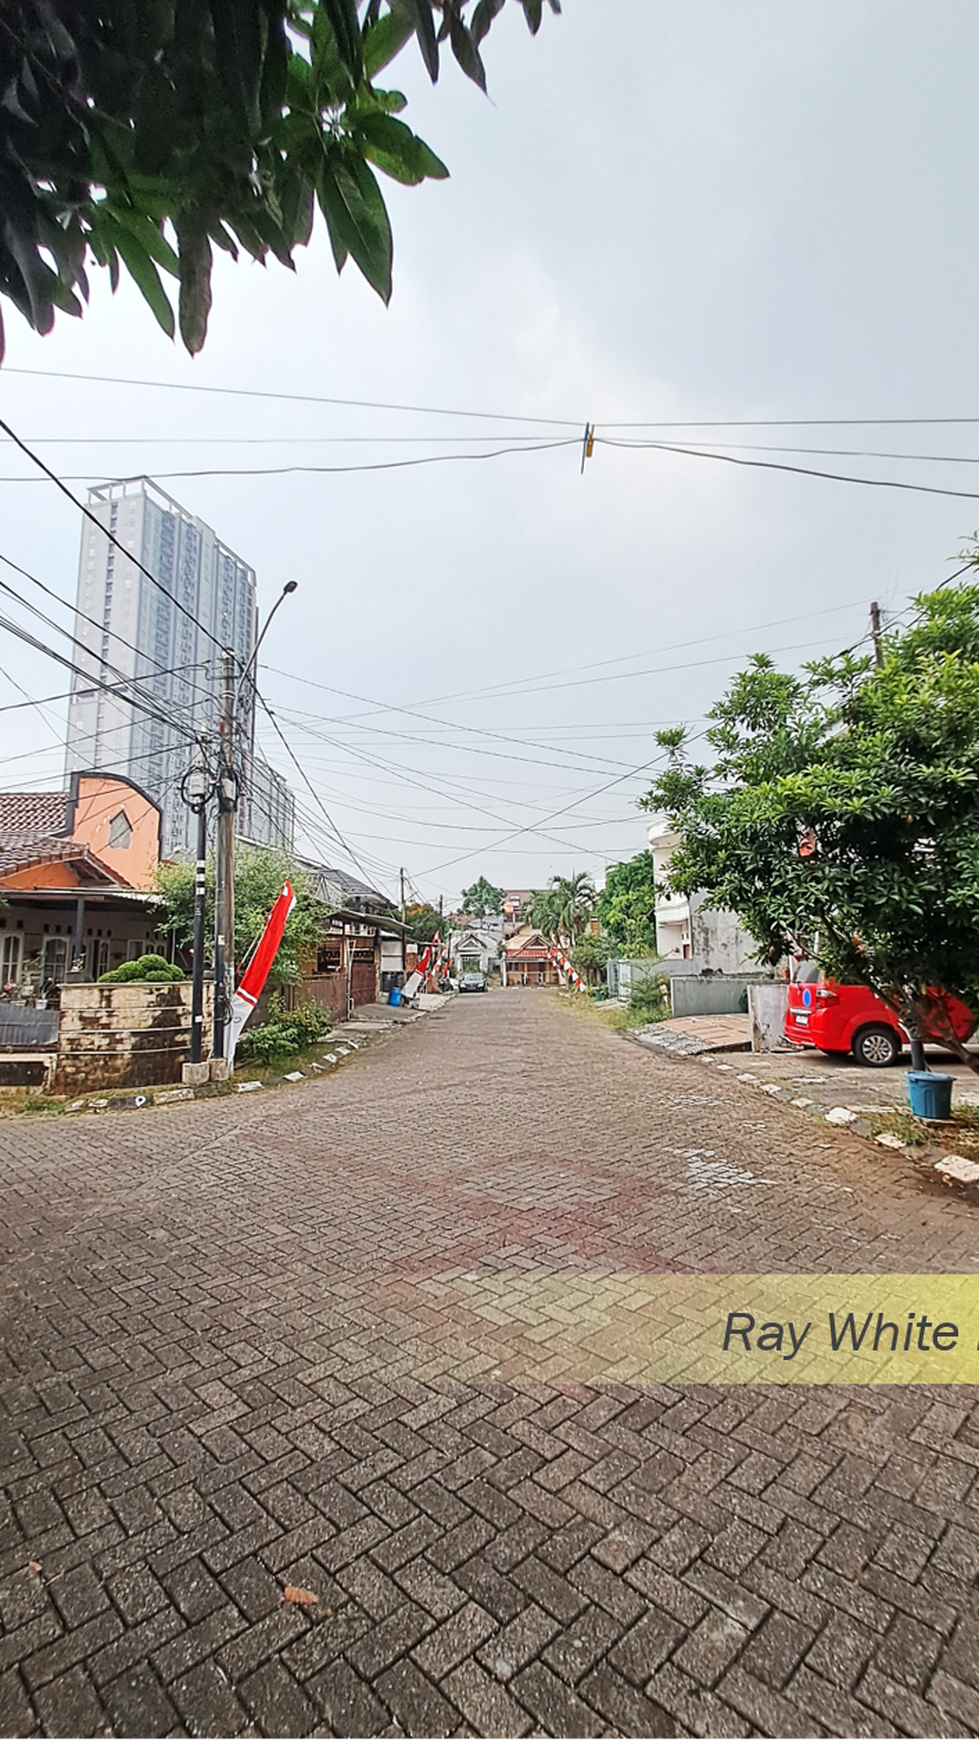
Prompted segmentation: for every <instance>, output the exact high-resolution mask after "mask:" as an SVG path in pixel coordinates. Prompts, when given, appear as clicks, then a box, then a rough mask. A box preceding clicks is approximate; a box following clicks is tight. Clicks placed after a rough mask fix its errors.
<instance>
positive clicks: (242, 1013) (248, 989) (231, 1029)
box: [225, 882, 296, 1069]
mask: <svg viewBox="0 0 979 1740" xmlns="http://www.w3.org/2000/svg"><path fill="white" fill-rule="evenodd" d="M295 904H296V896H295V894H294V893H293V891H292V888H291V886H290V884H289V883H288V882H285V883H283V887H282V893H281V894H280V895H279V898H278V900H277V901H276V903H275V905H274V906H273V908H272V911H271V912H270V913H269V917H268V923H267V924H266V926H265V929H264V930H263V932H262V934H261V936H260V937H259V939H258V942H257V944H256V945H255V948H254V950H253V951H252V955H251V959H250V960H249V962H248V965H247V967H246V968H245V970H244V972H243V973H242V975H241V983H240V985H239V986H238V989H237V991H236V992H235V994H234V996H233V997H232V999H231V1019H230V1020H229V1022H228V1025H227V1028H226V1030H225V1038H226V1045H227V1055H228V1067H229V1069H230V1068H231V1067H233V1065H234V1061H235V1049H236V1047H237V1044H238V1040H239V1038H240V1037H241V1030H242V1028H243V1027H244V1025H245V1022H246V1021H247V1020H248V1017H249V1015H250V1014H251V1012H252V1010H253V1009H254V1007H255V1004H256V1003H257V1002H258V999H259V997H260V996H261V995H262V992H263V990H264V989H265V981H266V979H267V978H268V976H269V968H270V967H271V965H272V962H273V961H274V960H275V957H276V954H277V952H278V948H279V944H280V942H281V941H282V932H283V931H284V930H285V928H286V919H287V918H288V917H289V914H290V912H291V911H292V909H293V907H294V906H295Z"/></svg>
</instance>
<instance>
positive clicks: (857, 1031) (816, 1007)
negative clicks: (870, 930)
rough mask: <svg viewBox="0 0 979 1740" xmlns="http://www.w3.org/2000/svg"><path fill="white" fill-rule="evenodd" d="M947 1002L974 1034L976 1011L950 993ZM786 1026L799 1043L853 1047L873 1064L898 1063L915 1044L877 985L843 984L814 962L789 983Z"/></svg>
mask: <svg viewBox="0 0 979 1740" xmlns="http://www.w3.org/2000/svg"><path fill="white" fill-rule="evenodd" d="M945 1006H946V1009H947V1010H948V1015H949V1019H950V1021H951V1023H952V1028H953V1031H954V1032H955V1033H956V1035H957V1036H958V1038H959V1039H962V1040H965V1039H968V1038H969V1035H970V1034H971V1033H972V1032H973V1030H974V1028H975V1025H976V1019H975V1016H974V1015H973V1014H972V1011H971V1010H970V1009H968V1008H966V1005H965V1004H964V1003H962V1002H961V1001H960V1000H959V998H958V997H953V996H952V995H951V994H950V993H948V994H946V998H945ZM784 1031H785V1037H786V1039H788V1040H789V1041H790V1042H791V1044H793V1045H798V1046H803V1045H807V1046H815V1048H816V1050H817V1051H824V1052H827V1053H831V1052H838V1051H842V1052H847V1051H849V1052H852V1054H853V1057H854V1058H855V1060H856V1062H857V1063H862V1064H866V1066H867V1067H868V1068H869V1069H886V1067H887V1065H888V1064H891V1063H896V1062H897V1060H898V1058H899V1057H900V1055H901V1052H902V1051H903V1049H904V1047H905V1046H906V1045H909V1044H910V1040H909V1038H908V1035H907V1034H906V1033H905V1031H904V1028H903V1027H902V1026H901V1023H900V1022H899V1021H898V1018H897V1016H896V1015H895V1014H894V1013H893V1011H892V1010H890V1009H888V1007H887V1004H886V1003H882V1002H881V1000H880V998H879V997H875V995H874V993H873V991H868V990H867V987H866V986H865V985H838V984H837V983H836V980H835V979H827V978H826V976H825V974H823V973H820V972H819V971H818V969H816V968H814V967H812V966H811V964H808V965H807V964H804V965H803V967H802V969H801V970H800V972H799V973H798V975H797V977H796V979H795V980H794V982H792V983H791V984H790V985H789V1000H788V1006H787V1008H786V1011H785V1029H784Z"/></svg>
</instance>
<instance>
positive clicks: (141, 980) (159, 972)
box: [99, 955, 186, 985]
mask: <svg viewBox="0 0 979 1740" xmlns="http://www.w3.org/2000/svg"><path fill="white" fill-rule="evenodd" d="M185 977H186V974H185V973H184V971H183V968H182V967H172V966H171V965H170V962H169V961H165V960H164V959H163V956H162V955H141V956H140V959H139V960H138V961H123V962H122V963H121V965H120V966H118V967H113V968H112V969H111V971H110V972H108V973H103V974H102V975H101V977H100V979H99V984H100V985H165V984H168V983H170V982H171V981H172V980H176V979H183V978H185Z"/></svg>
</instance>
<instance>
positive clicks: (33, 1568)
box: [27, 1559, 41, 1576]
mask: <svg viewBox="0 0 979 1740" xmlns="http://www.w3.org/2000/svg"><path fill="white" fill-rule="evenodd" d="M27 1569H28V1570H29V1571H33V1572H34V1574H35V1576H36V1575H37V1573H38V1571H39V1570H40V1569H41V1567H40V1565H39V1564H38V1562H37V1560H36V1559H31V1560H30V1561H29V1563H28V1566H27Z"/></svg>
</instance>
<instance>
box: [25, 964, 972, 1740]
mask: <svg viewBox="0 0 979 1740" xmlns="http://www.w3.org/2000/svg"><path fill="white" fill-rule="evenodd" d="M707 1075H708V1072H707V1071H706V1070H704V1069H703V1068H702V1067H701V1066H698V1065H696V1064H694V1063H689V1062H682V1061H670V1060H665V1059H661V1058H658V1057H656V1056H655V1055H653V1054H647V1053H643V1052H642V1051H640V1050H639V1049H638V1048H637V1047H635V1046H630V1045H626V1044H623V1043H622V1042H621V1041H620V1040H619V1039H618V1038H617V1037H616V1036H615V1035H613V1034H610V1033H608V1032H606V1031H605V1030H603V1029H598V1028H595V1027H593V1026H592V1025H591V1024H589V1023H587V1022H584V1021H581V1020H576V1019H574V1018H572V1017H571V1015H570V1014H569V1013H568V1012H567V1011H566V1010H564V1009H563V1008H561V1007H560V1006H559V1005H558V1004H557V1003H556V1002H555V1001H554V1000H552V999H551V998H550V997H548V996H546V995H540V996H538V995H535V994H532V993H525V994H522V995H511V996H506V995H503V994H500V995H491V996H488V997H485V998H471V999H460V1000H458V1001H457V1002H456V1003H454V1004H453V1005H451V1006H450V1007H449V1008H447V1009H446V1010H445V1011H444V1012H443V1013H441V1014H439V1015H434V1016H430V1017H428V1018H427V1019H426V1021H425V1022H424V1023H421V1024H419V1025H418V1026H416V1027H414V1028H412V1029H411V1030H410V1031H409V1032H407V1033H404V1034H399V1035H398V1036H397V1037H396V1038H393V1039H392V1040H391V1041H390V1042H385V1043H384V1044H379V1045H377V1046H375V1047H373V1048H371V1050H370V1051H369V1052H367V1053H366V1054H364V1055H362V1056H361V1057H359V1058H358V1059H357V1060H356V1063H355V1064H354V1065H353V1066H352V1067H351V1066H345V1068H344V1070H343V1072H342V1073H341V1074H340V1075H339V1076H338V1077H337V1078H336V1079H331V1080H330V1081H328V1082H323V1083H313V1084H310V1085H308V1086H304V1087H302V1088H299V1089H296V1090H294V1091H293V1092H289V1093H286V1092H281V1093H270V1094H269V1095H268V1096H264V1095H261V1096H260V1095H256V1096H251V1097H249V1098H248V1099H244V1100H241V1101H222V1102H206V1103H197V1104H193V1105H190V1106H179V1107H174V1108H173V1109H172V1110H168V1111H166V1112H154V1113H146V1114H131V1115H128V1116H122V1115H119V1116H108V1115H106V1116H104V1117H101V1118H99V1117H82V1118H79V1119H77V1120H74V1121H71V1122H61V1121H59V1122H41V1123H38V1122H30V1123H26V1122H23V1121H17V1122H13V1121H8V1122H6V1123H3V1124H0V1165H2V1174H3V1188H4V1203H5V1223H6V1224H5V1229H4V1241H5V1246H6V1255H7V1264H6V1269H5V1282H4V1294H3V1318H4V1331H5V1353H4V1364H3V1371H2V1376H3V1386H2V1399H3V1402H4V1405H5V1410H6V1412H5V1424H4V1428H3V1442H2V1452H3V1467H4V1471H5V1511H4V1514H3V1520H2V1531H0V1618H2V1622H3V1636H2V1641H0V1652H2V1659H0V1731H2V1732H3V1733H6V1734H24V1735H27V1734H42V1733H43V1734H52V1735H62V1734H83V1735H89V1734H102V1733H117V1734H121V1735H125V1734H138V1735H143V1734H146V1735H150V1734H153V1735H155V1734H160V1735H164V1734H272V1735H276V1734H289V1735H291V1734H297V1735H301V1734H314V1733H323V1734H329V1733H335V1734H357V1735H360V1734H392V1735H394V1734H412V1735H430V1734H431V1735H435V1734H481V1735H496V1734H500V1735H511V1734H513V1735H523V1734H549V1735H579V1734H580V1735H591V1734H596V1735H597V1734H610V1735H614V1734H627V1735H648V1734H657V1735H658V1734H684V1733H694V1734H717V1735H736V1734H753V1733H762V1734H770V1735H775V1734H778V1735H782V1734H813V1733H815V1734H823V1733H831V1734H847V1735H849V1734H929V1735H931V1734H935V1735H939V1734H941V1735H945V1734H949V1735H952V1734H975V1733H977V1732H979V1601H977V1595H976V1578H977V1573H979V1486H977V1484H976V1469H977V1465H979V1414H977V1410H976V1403H977V1392H976V1391H974V1390H972V1389H969V1390H962V1389H941V1388H936V1389H934V1390H923V1389H910V1388H904V1389H878V1388H861V1389H859V1390H848V1389H806V1388H790V1389H775V1388H770V1387H766V1386H763V1385H759V1386H758V1387H755V1388H733V1387H732V1388H728V1389H721V1388H709V1387H706V1386H700V1387H697V1386H682V1387H673V1386H669V1387H667V1386H662V1385H660V1386H650V1387H647V1388H645V1389H641V1390H640V1389H634V1388H630V1387H629V1386H627V1385H623V1384H614V1383H595V1384H586V1385H583V1384H581V1383H579V1382H576V1381H575V1378H574V1352H575V1348H576V1345H577V1344H578V1343H579V1342H583V1338H587V1337H588V1335H589V1333H590V1331H591V1328H592V1320H591V1308H592V1302H593V1301H594V1300H595V1299H596V1298H598V1297H599V1295H600V1293H601V1288H602V1286H603V1285H606V1286H607V1285H610V1284H611V1282H610V1277H611V1278H613V1279H614V1280H615V1285H616V1286H617V1287H618V1288H619V1289H620V1291H621V1288H622V1286H623V1285H624V1284H625V1282H624V1280H623V1278H627V1277H628V1276H630V1275H635V1274H641V1275H649V1274H651V1273H653V1274H655V1273H657V1272H663V1271H666V1270H669V1269H677V1268H680V1269H683V1268H687V1269H691V1270H701V1269H707V1270H740V1271H745V1270H761V1271H768V1270H780V1269H781V1270H809V1271H813V1270H826V1271H846V1270H851V1271H859V1270H866V1269H876V1270H880V1271H881V1272H886V1271H891V1272H900V1271H910V1272H920V1271H929V1270H930V1271H941V1270H943V1269H968V1270H971V1269H974V1268H975V1266H976V1265H977V1263H979V1215H977V1212H976V1210H975V1209H974V1208H972V1207H971V1206H970V1205H968V1204H966V1203H963V1202H962V1201H960V1200H957V1199H955V1198H953V1197H951V1196H950V1195H949V1194H947V1193H945V1192H943V1191H942V1190H941V1189H940V1188H937V1187H936V1188H934V1189H929V1187H928V1186H927V1185H926V1184H923V1183H922V1181H921V1178H920V1176H919V1175H917V1174H915V1173H914V1172H913V1171H912V1170H911V1169H909V1168H907V1167H906V1166H905V1163H904V1162H903V1161H902V1160H901V1158H900V1157H898V1156H894V1155H892V1154H887V1155H884V1154H878V1153H875V1152H874V1151H873V1150H872V1149H870V1148H869V1147H868V1145H867V1144H865V1143H861V1142H859V1141H858V1140H856V1139H854V1138H852V1137H849V1136H847V1135H846V1134H843V1133H836V1132H832V1131H826V1132H823V1131H821V1130H820V1129H818V1128H814V1127H813V1126H812V1125H811V1124H807V1123H805V1122H804V1121H803V1120H802V1118H801V1117H800V1118H797V1117H796V1116H795V1115H794V1114H793V1113H791V1112H790V1111H789V1110H787V1109H786V1108H784V1107H780V1106H772V1105H769V1104H766V1105H764V1106H759V1104H758V1098H757V1095H756V1094H754V1093H752V1091H751V1090H750V1089H748V1088H745V1087H742V1086H740V1085H739V1084H738V1083H737V1082H732V1081H731V1080H730V1078H727V1079H725V1080H724V1081H723V1082H722V1081H718V1080H716V1079H714V1077H713V1075H712V1074H711V1076H710V1078H709V1079H707V1080H705V1079H704V1077H705V1076H707ZM259 1102H261V1103H259ZM558 1283H560V1285H558ZM542 1300H543V1301H544V1303H543V1305H542V1304H541V1301H542ZM500 1373H505V1374H506V1376H505V1378H502V1377H501V1376H499V1375H498V1374H500ZM287 1584H294V1585H299V1586H301V1587H304V1588H307V1589H310V1590H312V1591H313V1592H314V1593H315V1594H316V1595H317V1596H318V1597H319V1600H318V1603H317V1604H316V1605H312V1606H305V1607H303V1606H297V1605H293V1604H290V1603H289V1602H286V1601H285V1600H284V1599H283V1588H284V1586H285V1585H287Z"/></svg>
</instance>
